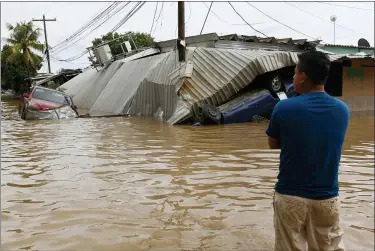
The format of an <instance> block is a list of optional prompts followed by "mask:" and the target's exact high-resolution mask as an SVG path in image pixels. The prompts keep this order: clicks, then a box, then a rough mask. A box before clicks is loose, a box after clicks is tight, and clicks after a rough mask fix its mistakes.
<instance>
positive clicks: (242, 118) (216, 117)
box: [194, 80, 296, 125]
mask: <svg viewBox="0 0 375 251" xmlns="http://www.w3.org/2000/svg"><path fill="white" fill-rule="evenodd" d="M282 84H283V88H279V89H282V90H285V92H284V91H280V92H277V93H275V94H274V93H272V91H271V90H269V89H255V90H251V91H247V92H245V93H242V94H239V95H238V96H237V97H235V98H234V99H232V100H230V101H229V102H227V103H225V104H223V105H221V106H218V107H215V106H212V105H204V106H203V107H202V110H201V114H200V116H198V117H197V119H196V123H195V124H194V125H204V124H232V123H245V122H259V121H262V120H266V119H269V117H270V116H271V114H272V111H273V108H274V107H275V105H276V104H277V103H278V102H279V101H280V100H282V99H287V98H292V97H294V96H296V93H295V91H294V87H293V81H292V80H288V81H285V82H283V83H282Z"/></svg>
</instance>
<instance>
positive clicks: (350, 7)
mask: <svg viewBox="0 0 375 251" xmlns="http://www.w3.org/2000/svg"><path fill="white" fill-rule="evenodd" d="M316 3H320V4H326V5H332V6H337V7H343V8H349V9H355V10H366V11H371V12H374V10H372V9H364V8H358V7H354V6H347V5H340V4H334V3H326V2H316Z"/></svg>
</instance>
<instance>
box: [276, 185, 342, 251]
mask: <svg viewBox="0 0 375 251" xmlns="http://www.w3.org/2000/svg"><path fill="white" fill-rule="evenodd" d="M273 207H274V219H273V221H274V227H275V250H276V251H278V250H280V251H289V250H290V251H292V250H293V251H297V250H298V251H300V250H301V251H302V250H304V251H305V250H309V251H331V250H340V251H343V250H344V243H343V238H342V237H343V234H344V232H343V230H342V229H341V228H340V212H339V211H340V200H339V198H338V197H336V198H332V199H328V200H311V199H305V198H301V197H297V196H289V195H283V194H279V193H277V192H275V195H274V201H273ZM307 246H308V248H307Z"/></svg>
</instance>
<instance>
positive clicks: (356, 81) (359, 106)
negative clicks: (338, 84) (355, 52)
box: [341, 60, 375, 113]
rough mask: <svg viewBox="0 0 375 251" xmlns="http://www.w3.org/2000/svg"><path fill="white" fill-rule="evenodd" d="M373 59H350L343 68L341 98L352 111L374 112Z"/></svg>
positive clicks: (374, 64) (374, 71) (374, 83)
mask: <svg viewBox="0 0 375 251" xmlns="http://www.w3.org/2000/svg"><path fill="white" fill-rule="evenodd" d="M374 75H375V60H352V62H351V67H344V68H343V78H342V80H343V85H342V88H343V92H342V97H341V99H342V100H343V101H344V102H345V103H347V104H348V106H349V108H350V110H351V111H352V112H360V113H365V112H372V113H373V112H374V110H375V109H374V91H375V90H374V85H375V82H374V81H375V78H374Z"/></svg>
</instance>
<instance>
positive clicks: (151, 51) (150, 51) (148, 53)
mask: <svg viewBox="0 0 375 251" xmlns="http://www.w3.org/2000/svg"><path fill="white" fill-rule="evenodd" d="M159 53H160V50H159V49H157V48H149V49H146V50H144V51H141V52H138V53H137V54H134V55H131V56H129V57H126V58H124V59H121V60H120V61H121V62H129V61H132V60H136V59H139V58H143V57H148V56H152V55H156V54H159Z"/></svg>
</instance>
